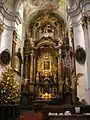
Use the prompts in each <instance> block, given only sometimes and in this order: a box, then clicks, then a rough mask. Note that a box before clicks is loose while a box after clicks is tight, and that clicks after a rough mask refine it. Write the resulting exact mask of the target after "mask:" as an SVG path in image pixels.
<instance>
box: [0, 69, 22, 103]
mask: <svg viewBox="0 0 90 120" xmlns="http://www.w3.org/2000/svg"><path fill="white" fill-rule="evenodd" d="M1 78H2V81H1V83H0V103H10V104H11V103H19V101H20V90H19V84H18V82H17V81H16V79H15V77H14V70H13V69H12V68H11V67H6V68H5V70H4V72H2V76H1Z"/></svg>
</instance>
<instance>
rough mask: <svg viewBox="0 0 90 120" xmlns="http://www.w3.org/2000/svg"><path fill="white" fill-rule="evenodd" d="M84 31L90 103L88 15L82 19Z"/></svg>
mask: <svg viewBox="0 0 90 120" xmlns="http://www.w3.org/2000/svg"><path fill="white" fill-rule="evenodd" d="M82 26H83V31H84V39H85V49H86V57H87V58H86V62H85V65H84V66H85V77H86V79H85V96H86V101H87V103H88V104H90V17H89V16H88V15H87V16H85V17H84V18H83V20H82Z"/></svg>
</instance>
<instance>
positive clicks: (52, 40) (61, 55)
mask: <svg viewBox="0 0 90 120" xmlns="http://www.w3.org/2000/svg"><path fill="white" fill-rule="evenodd" d="M65 26H66V25H65V23H64V21H63V19H62V18H61V17H60V16H58V15H57V14H56V13H53V12H52V11H47V10H45V11H39V12H38V14H37V15H36V16H35V17H34V18H33V21H31V23H30V25H29V27H28V33H27V34H26V38H25V42H24V48H23V49H24V68H23V71H24V72H23V77H24V80H25V90H26V91H28V92H32V93H34V95H35V99H47V100H49V99H51V98H54V97H55V96H56V94H58V93H59V94H62V93H63V88H65V90H66V88H68V89H70V87H71V82H70V74H71V72H72V70H73V68H72V70H71V67H70V66H68V63H69V64H71V58H72V56H71V51H70V50H71V48H69V40H68V38H67V34H66V33H67V31H66V30H65ZM58 45H61V46H62V48H61V49H58V48H57V46H58ZM66 64H67V65H66ZM65 65H66V66H65Z"/></svg>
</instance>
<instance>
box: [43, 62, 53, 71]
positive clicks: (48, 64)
mask: <svg viewBox="0 0 90 120" xmlns="http://www.w3.org/2000/svg"><path fill="white" fill-rule="evenodd" d="M43 70H44V71H50V70H51V61H50V60H44V61H43Z"/></svg>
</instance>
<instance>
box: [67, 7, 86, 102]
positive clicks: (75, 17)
mask: <svg viewBox="0 0 90 120" xmlns="http://www.w3.org/2000/svg"><path fill="white" fill-rule="evenodd" d="M79 8H80V6H79V5H75V7H74V9H73V8H71V9H69V10H68V15H69V16H70V18H71V21H72V27H73V33H74V41H73V42H74V50H75V51H76V49H77V47H78V46H80V47H82V48H83V49H85V40H84V33H83V28H82V21H81V18H82V15H81V9H79ZM77 13H78V14H77ZM85 51H86V49H85ZM75 66H76V75H77V74H78V73H82V74H83V76H81V77H79V78H78V86H77V96H78V97H79V98H80V99H83V98H84V99H86V101H87V98H86V97H85V84H86V83H85V81H88V79H87V77H86V75H87V72H86V69H87V66H86V65H85V64H79V63H78V62H77V61H76V60H75ZM85 74H86V75H85Z"/></svg>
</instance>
